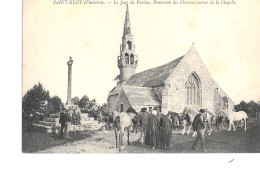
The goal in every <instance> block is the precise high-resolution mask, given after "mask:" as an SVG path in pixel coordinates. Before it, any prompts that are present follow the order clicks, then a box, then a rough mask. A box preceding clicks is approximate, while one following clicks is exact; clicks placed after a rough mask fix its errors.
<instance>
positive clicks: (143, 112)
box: [139, 108, 149, 144]
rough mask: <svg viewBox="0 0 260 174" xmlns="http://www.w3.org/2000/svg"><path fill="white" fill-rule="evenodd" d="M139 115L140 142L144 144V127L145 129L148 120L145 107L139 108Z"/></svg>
mask: <svg viewBox="0 0 260 174" xmlns="http://www.w3.org/2000/svg"><path fill="white" fill-rule="evenodd" d="M139 117H140V129H141V138H140V143H141V144H144V139H145V136H146V129H147V122H148V118H149V114H148V112H147V108H142V109H141V112H140V113H139Z"/></svg>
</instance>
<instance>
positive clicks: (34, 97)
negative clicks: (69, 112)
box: [22, 82, 50, 115]
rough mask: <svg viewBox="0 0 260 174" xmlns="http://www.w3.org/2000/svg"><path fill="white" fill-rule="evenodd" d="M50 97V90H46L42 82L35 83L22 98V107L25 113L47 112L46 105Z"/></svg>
mask: <svg viewBox="0 0 260 174" xmlns="http://www.w3.org/2000/svg"><path fill="white" fill-rule="evenodd" d="M49 99H50V95H49V91H48V90H45V89H44V88H43V86H42V84H41V83H40V82H39V83H38V85H36V84H35V85H34V86H33V88H32V89H30V90H28V91H27V92H26V94H25V95H24V96H23V99H22V108H23V111H24V113H25V114H31V113H32V114H35V113H36V114H41V115H43V114H44V113H45V107H46V105H47V104H48V100H49Z"/></svg>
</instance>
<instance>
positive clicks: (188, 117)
mask: <svg viewBox="0 0 260 174" xmlns="http://www.w3.org/2000/svg"><path fill="white" fill-rule="evenodd" d="M197 114H198V112H196V111H194V110H192V109H190V108H187V107H185V108H184V110H183V112H182V114H181V115H182V116H181V117H182V119H183V130H182V132H181V134H182V135H184V134H185V130H186V126H187V123H189V124H190V126H189V128H188V131H187V134H188V135H189V134H190V129H191V127H192V122H193V120H194V118H195V116H196V115H197ZM192 136H195V132H194V133H193V135H192Z"/></svg>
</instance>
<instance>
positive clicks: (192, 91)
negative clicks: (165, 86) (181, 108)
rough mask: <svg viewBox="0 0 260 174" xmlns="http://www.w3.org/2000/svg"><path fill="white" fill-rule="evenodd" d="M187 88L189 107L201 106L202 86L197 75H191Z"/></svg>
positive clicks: (186, 84)
mask: <svg viewBox="0 0 260 174" xmlns="http://www.w3.org/2000/svg"><path fill="white" fill-rule="evenodd" d="M185 86H186V96H187V98H186V99H187V100H186V103H187V105H199V106H201V103H202V102H201V101H202V100H201V84H200V80H199V77H198V76H197V74H195V73H192V74H190V75H189V77H188V80H187V82H186V83H185Z"/></svg>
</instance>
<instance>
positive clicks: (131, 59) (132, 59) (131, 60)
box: [130, 54, 135, 64]
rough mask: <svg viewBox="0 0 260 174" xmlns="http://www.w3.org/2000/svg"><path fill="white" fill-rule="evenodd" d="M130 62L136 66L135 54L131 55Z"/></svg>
mask: <svg viewBox="0 0 260 174" xmlns="http://www.w3.org/2000/svg"><path fill="white" fill-rule="evenodd" d="M130 62H131V64H134V62H135V61H134V55H133V54H131V56H130Z"/></svg>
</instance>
